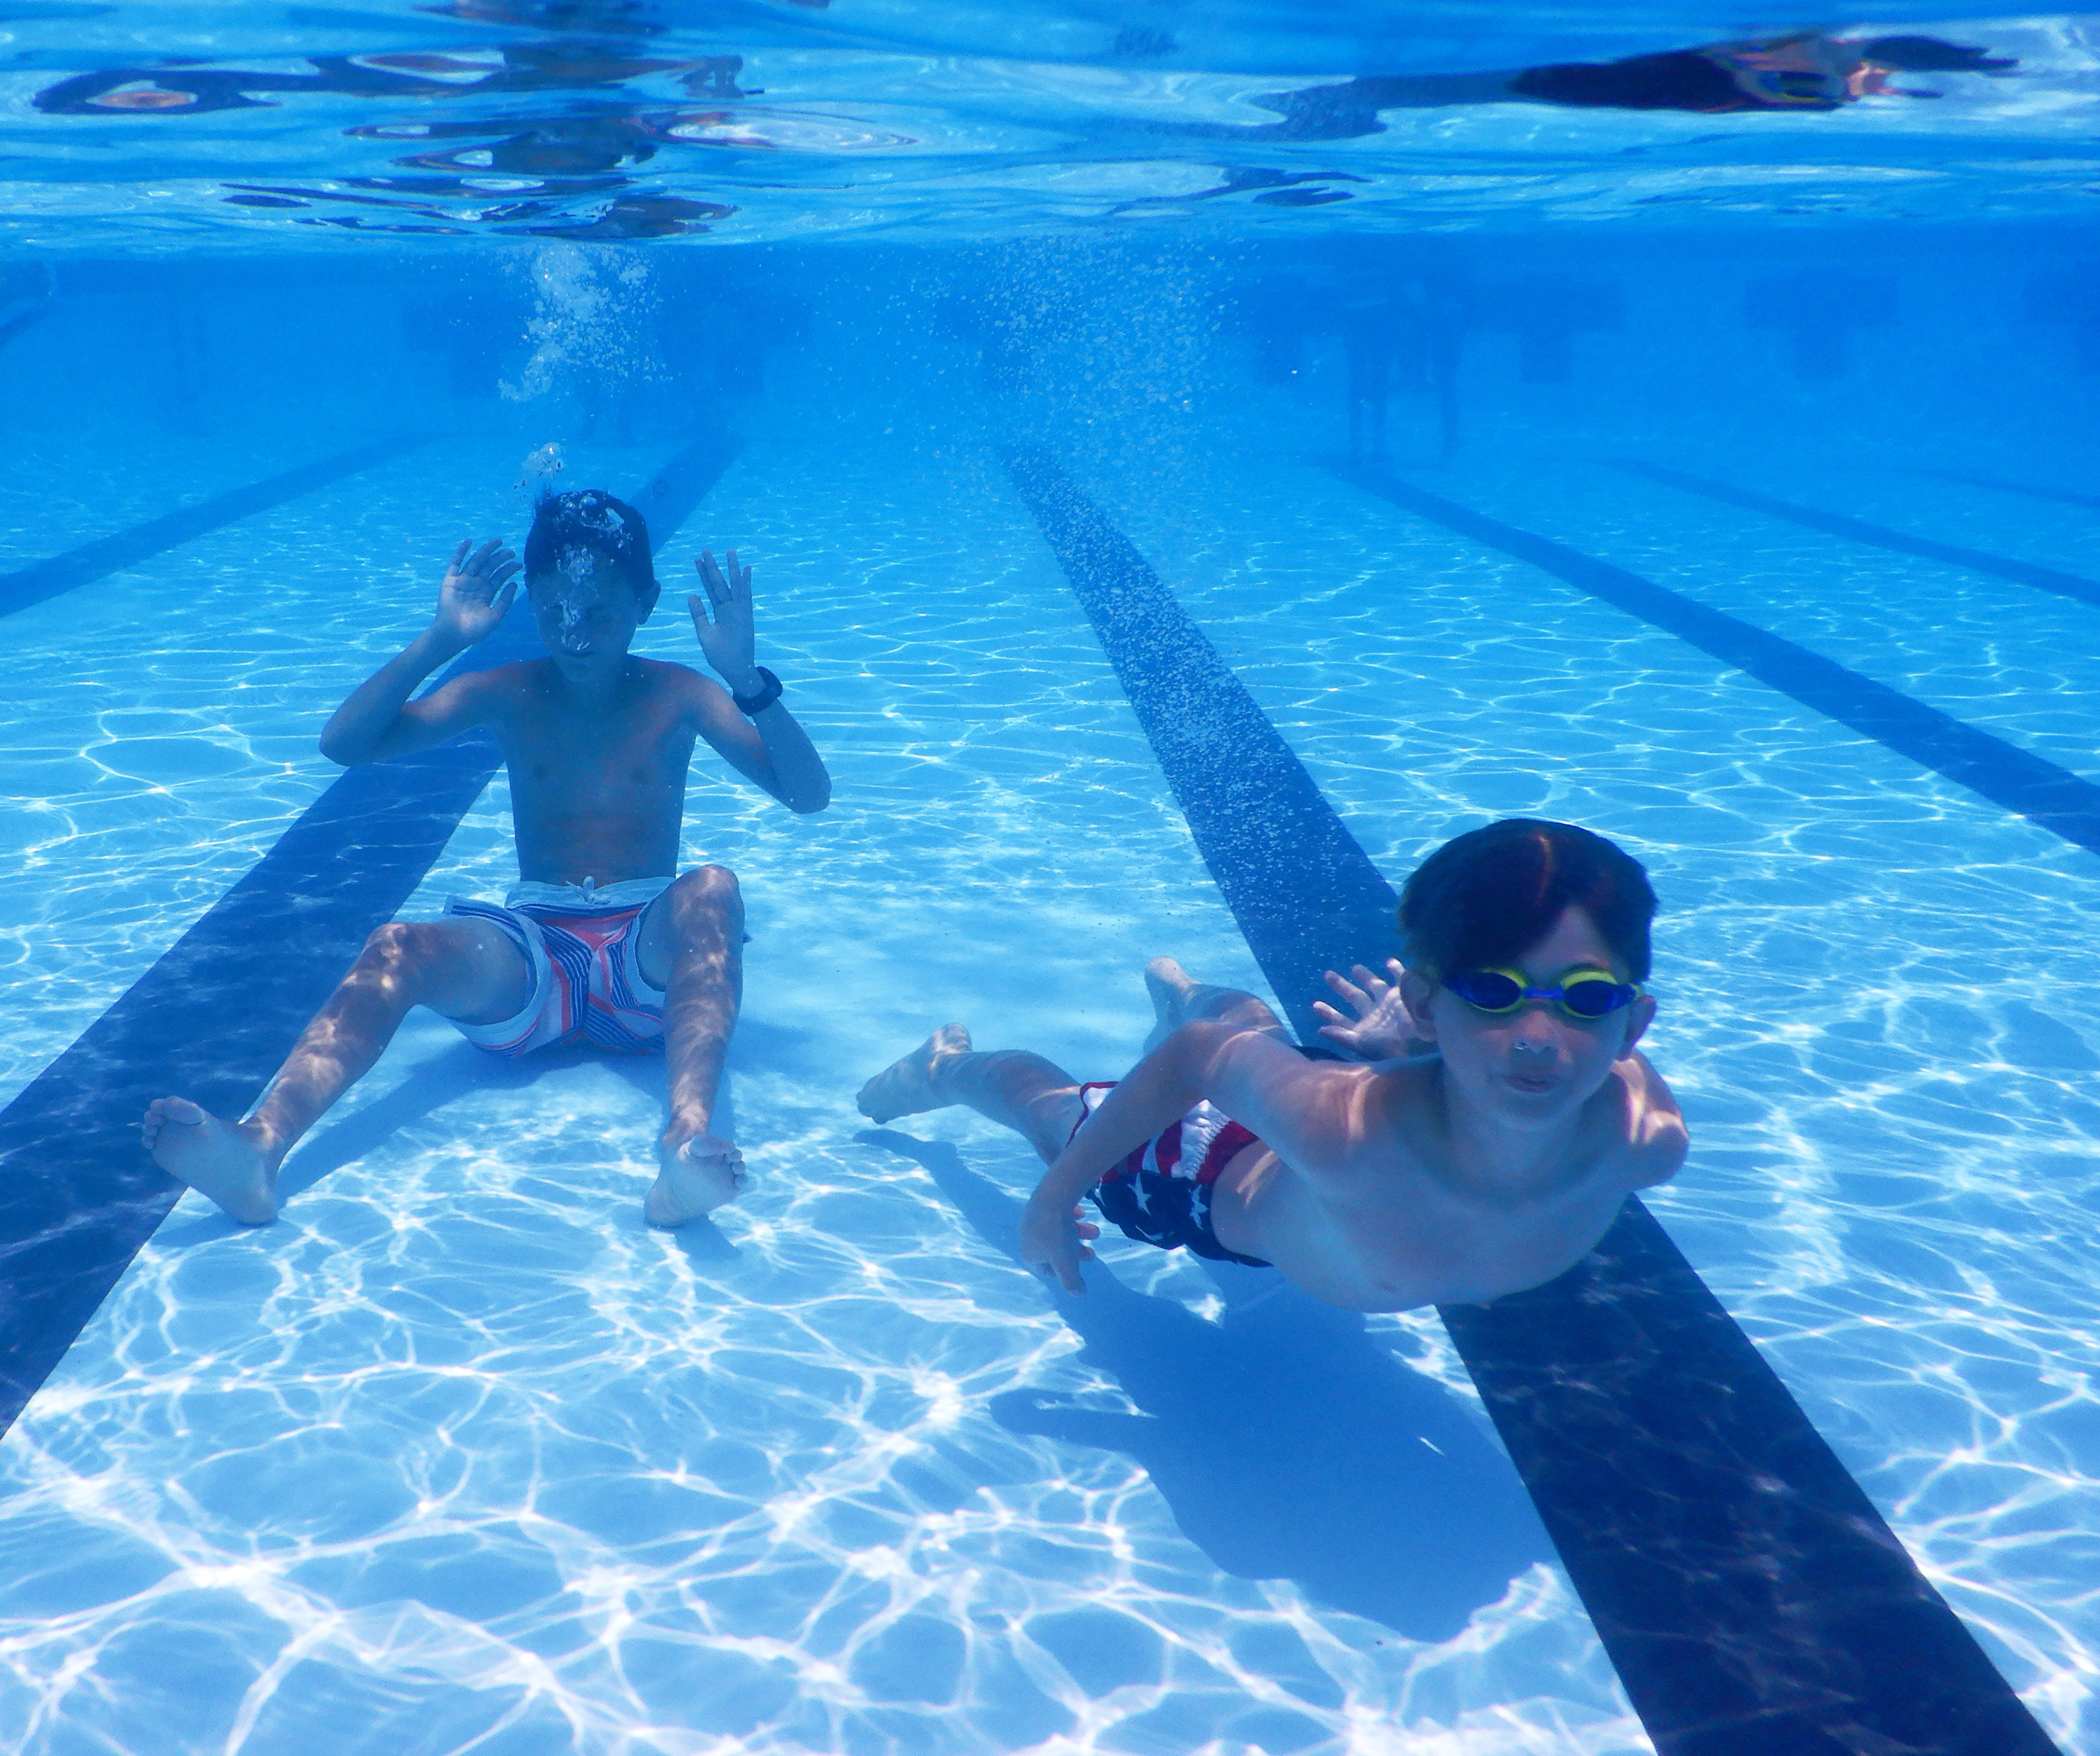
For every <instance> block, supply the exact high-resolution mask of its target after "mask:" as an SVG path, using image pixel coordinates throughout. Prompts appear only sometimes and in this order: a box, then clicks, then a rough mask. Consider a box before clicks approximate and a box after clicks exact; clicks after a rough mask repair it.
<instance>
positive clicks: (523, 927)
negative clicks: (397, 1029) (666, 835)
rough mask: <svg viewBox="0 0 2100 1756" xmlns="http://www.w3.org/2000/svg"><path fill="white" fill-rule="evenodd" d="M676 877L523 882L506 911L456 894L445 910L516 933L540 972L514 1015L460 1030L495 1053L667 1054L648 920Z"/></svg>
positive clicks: (513, 892) (527, 957) (459, 1026)
mask: <svg viewBox="0 0 2100 1756" xmlns="http://www.w3.org/2000/svg"><path fill="white" fill-rule="evenodd" d="M672 882H673V880H671V879H669V878H634V879H630V880H627V881H626V882H624V883H622V884H612V885H602V886H599V885H590V884H587V883H586V884H581V885H552V884H521V885H517V886H515V887H514V889H512V890H511V892H510V895H509V896H508V897H506V898H505V899H504V905H505V906H503V907H497V906H496V904H495V903H493V902H481V901H479V899H478V898H461V897H455V898H453V899H452V901H451V902H448V903H447V904H446V905H445V912H446V913H447V914H448V915H449V916H452V917H454V918H455V919H459V920H485V921H487V922H488V923H489V924H491V925H492V926H494V927H496V928H499V929H501V930H502V931H503V932H504V933H507V934H509V935H510V938H511V940H512V942H514V944H515V945H516V946H517V947H518V950H519V951H522V952H523V953H524V954H525V960H526V962H527V963H528V964H531V965H532V993H531V994H530V995H528V996H527V999H526V1002H525V1004H524V1007H523V1009H522V1010H520V1011H519V1013H518V1015H517V1016H516V1017H514V1018H506V1019H505V1020H503V1021H501V1023H500V1024H487V1025H471V1024H462V1023H461V1022H460V1021H458V1020H457V1019H455V1020H453V1021H452V1027H453V1028H454V1029H455V1030H457V1031H458V1032H459V1033H460V1035H461V1036H463V1037H465V1039H467V1041H468V1042H470V1043H473V1044H474V1046H475V1047H476V1048H484V1049H487V1051H488V1052H489V1053H490V1054H492V1055H504V1056H518V1055H529V1054H530V1053H532V1051H533V1050H534V1049H536V1048H554V1046H555V1045H556V1044H558V1043H590V1044H591V1045H592V1046H593V1047H594V1048H602V1049H609V1050H611V1052H613V1053H615V1054H619V1055H659V1054H661V1053H662V1052H663V1051H664V995H663V992H662V991H661V990H660V989H658V988H653V987H651V986H650V985H649V983H648V982H647V981H646V980H645V979H644V977H643V976H642V965H641V962H640V958H639V949H640V943H641V936H642V916H644V915H645V914H646V913H647V912H648V909H649V905H650V904H651V902H655V900H656V898H658V897H660V896H661V895H662V894H663V893H664V891H666V890H668V889H670V887H671V885H672Z"/></svg>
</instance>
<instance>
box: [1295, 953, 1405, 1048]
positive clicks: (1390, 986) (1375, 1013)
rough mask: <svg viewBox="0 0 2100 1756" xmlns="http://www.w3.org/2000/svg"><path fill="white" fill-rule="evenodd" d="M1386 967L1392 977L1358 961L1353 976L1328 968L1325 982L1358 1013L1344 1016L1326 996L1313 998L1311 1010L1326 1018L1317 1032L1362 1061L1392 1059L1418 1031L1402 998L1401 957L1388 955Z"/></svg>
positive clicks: (1351, 1009) (1353, 1011)
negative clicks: (1375, 973) (1389, 978)
mask: <svg viewBox="0 0 2100 1756" xmlns="http://www.w3.org/2000/svg"><path fill="white" fill-rule="evenodd" d="M1386 968H1387V971H1388V972H1390V973H1391V974H1392V981H1390V982H1387V981H1386V980H1385V979H1384V977H1380V976H1376V975H1374V974H1372V973H1371V972H1370V970H1368V969H1366V968H1365V967H1364V966H1363V965H1362V964H1357V966H1356V968H1355V969H1354V971H1353V972H1352V973H1353V974H1354V975H1355V977H1356V978H1357V979H1356V980H1355V981H1353V982H1351V981H1349V980H1348V978H1347V977H1343V976H1338V975H1336V974H1335V972H1334V971H1333V970H1331V969H1330V970H1329V971H1328V972H1327V986H1329V987H1330V988H1331V989H1333V990H1334V991H1335V996H1336V997H1337V998H1338V999H1343V1000H1346V1001H1348V1006H1349V1010H1350V1011H1351V1012H1352V1013H1355V1014H1356V1015H1357V1016H1356V1017H1354V1018H1353V1019H1351V1018H1345V1017H1343V1016H1342V1014H1341V1013H1339V1011H1337V1010H1336V1009H1335V1008H1334V1007H1332V1006H1330V1005H1329V1004H1327V1003H1326V1001H1325V1000H1315V1001H1313V1003H1312V1010H1313V1011H1314V1013H1317V1015H1318V1016H1319V1017H1321V1018H1322V1019H1324V1020H1325V1021H1326V1022H1325V1023H1323V1024H1322V1025H1321V1026H1320V1035H1322V1036H1323V1037H1325V1038H1326V1039H1327V1040H1328V1041H1329V1042H1330V1043H1334V1044H1335V1047H1337V1048H1345V1049H1347V1050H1348V1051H1349V1052H1350V1053H1351V1054H1352V1055H1356V1056H1358V1057H1361V1058H1362V1059H1363V1060H1365V1061H1392V1060H1394V1059H1396V1058H1397V1057H1400V1056H1402V1055H1405V1053H1406V1052H1407V1051H1408V1046H1409V1044H1410V1043H1412V1042H1414V1040H1415V1039H1416V1037H1417V1036H1418V1034H1419V1033H1418V1032H1417V1031H1416V1030H1415V1028H1414V1014H1413V1013H1410V1011H1408V1009H1407V1002H1406V1001H1405V1000H1404V999H1401V993H1400V977H1401V967H1400V960H1399V959H1398V958H1388V959H1387V960H1386Z"/></svg>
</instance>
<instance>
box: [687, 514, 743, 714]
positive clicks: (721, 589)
mask: <svg viewBox="0 0 2100 1756" xmlns="http://www.w3.org/2000/svg"><path fill="white" fill-rule="evenodd" d="M693 570H694V571H695V572H696V573H698V574H699V576H700V585H702V587H703V588H704V589H705V591H706V593H707V595H706V596H705V597H704V598H703V597H702V596H701V595H700V594H699V593H698V592H695V593H692V594H690V596H688V597H687V598H686V608H687V609H688V610H690V611H692V613H693V633H695V635H697V636H698V637H699V642H700V651H701V653H702V655H704V657H705V658H706V660H707V661H708V664H711V665H712V666H713V667H714V670H715V674H716V675H717V677H721V680H722V681H723V682H726V683H727V684H728V685H729V686H730V689H731V690H734V691H735V693H737V694H739V695H748V694H749V693H750V692H751V691H752V690H753V689H754V688H756V687H757V684H758V681H759V677H758V660H757V645H756V638H757V637H756V636H755V635H754V633H753V632H752V624H751V569H750V568H749V567H739V566H738V565H737V562H736V551H735V549H730V551H729V566H728V567H727V568H726V570H725V569H724V568H722V567H717V565H716V564H715V558H714V556H713V555H712V554H710V553H709V552H708V550H707V549H702V550H701V551H700V555H699V559H698V560H697V561H695V563H693Z"/></svg>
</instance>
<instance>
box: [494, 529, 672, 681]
mask: <svg viewBox="0 0 2100 1756" xmlns="http://www.w3.org/2000/svg"><path fill="white" fill-rule="evenodd" d="M526 592H527V595H528V596H529V597H530V598H531V599H532V620H533V621H534V623H535V624H537V626H538V628H539V630H540V639H541V640H542V641H544V642H545V643H546V647H547V651H548V653H549V655H550V656H552V658H553V659H554V663H555V664H556V665H557V666H558V667H559V668H560V670H561V672H562V675H563V676H565V677H574V678H576V679H577V680H578V681H581V680H583V679H584V678H585V677H591V676H593V675H595V674H596V673H598V672H600V671H602V670H604V669H606V668H608V667H610V666H613V665H616V664H619V663H620V660H623V659H624V658H625V657H626V656H627V649H628V647H629V646H631V645H632V644H633V640H634V631H635V629H637V628H639V627H640V626H641V625H642V624H643V623H644V622H646V621H647V620H649V612H650V611H651V610H653V609H655V607H656V593H655V592H654V591H653V590H652V591H651V592H649V593H647V594H646V597H641V596H637V595H636V593H635V590H634V588H633V586H632V585H629V583H628V582H627V580H626V577H625V576H624V575H623V574H622V573H621V572H620V570H619V569H618V568H617V567H615V566H613V565H612V564H611V563H610V562H608V561H607V559H606V558H605V557H604V556H603V555H601V554H598V553H597V552H596V551H595V550H593V549H571V550H569V551H568V553H567V554H564V555H563V556H562V558H561V562H560V564H559V565H558V566H557V567H554V568H552V569H550V570H549V571H547V572H545V573H542V574H540V575H538V576H536V577H534V578H532V579H531V580H527V582H526Z"/></svg>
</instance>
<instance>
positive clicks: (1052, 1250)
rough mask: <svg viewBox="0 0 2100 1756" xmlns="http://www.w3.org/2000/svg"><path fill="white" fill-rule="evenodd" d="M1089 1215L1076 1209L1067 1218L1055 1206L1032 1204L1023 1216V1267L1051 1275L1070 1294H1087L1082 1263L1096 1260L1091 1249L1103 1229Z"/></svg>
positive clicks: (1038, 1202)
mask: <svg viewBox="0 0 2100 1756" xmlns="http://www.w3.org/2000/svg"><path fill="white" fill-rule="evenodd" d="M1085 1213H1086V1210H1085V1209H1083V1208H1081V1207H1074V1208H1073V1210H1072V1211H1071V1213H1070V1216H1065V1215H1064V1214H1061V1213H1060V1212H1059V1211H1057V1207H1056V1206H1055V1204H1052V1203H1045V1202H1041V1201H1030V1202H1029V1204H1028V1205H1027V1207H1025V1208H1024V1209H1022V1210H1021V1266H1022V1267H1023V1268H1029V1269H1030V1270H1032V1271H1033V1272H1035V1273H1037V1274H1047V1275H1048V1276H1049V1277H1051V1278H1052V1280H1054V1281H1056V1282H1057V1284H1058V1285H1059V1286H1062V1287H1063V1288H1064V1289H1065V1291H1066V1292H1068V1293H1083V1292H1084V1291H1086V1290H1087V1283H1086V1282H1084V1281H1083V1280H1081V1279H1080V1278H1079V1264H1081V1263H1083V1262H1092V1260H1094V1253H1093V1251H1092V1250H1090V1249H1088V1248H1087V1246H1088V1245H1089V1244H1090V1243H1092V1241H1093V1240H1094V1239H1095V1238H1099V1237H1100V1236H1101V1228H1100V1227H1099V1226H1098V1225H1096V1224H1094V1223H1093V1221H1092V1220H1089V1219H1087V1217H1086V1216H1085Z"/></svg>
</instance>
